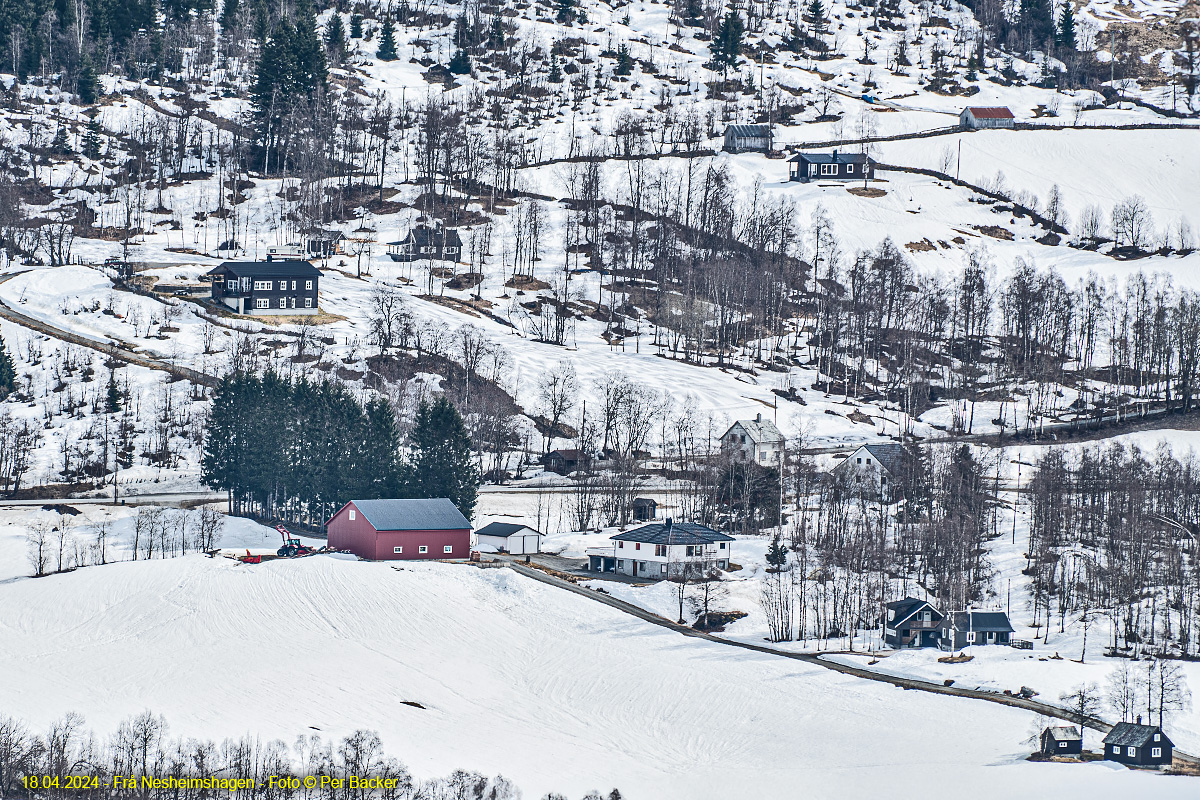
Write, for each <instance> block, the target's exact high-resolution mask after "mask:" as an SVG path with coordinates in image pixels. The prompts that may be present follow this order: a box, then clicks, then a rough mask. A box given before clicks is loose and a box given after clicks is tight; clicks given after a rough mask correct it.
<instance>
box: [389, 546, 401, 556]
mask: <svg viewBox="0 0 1200 800" xmlns="http://www.w3.org/2000/svg"><path fill="white" fill-rule="evenodd" d="M392 552H393V553H395V554H396V555H400V554H401V553H403V552H404V548H403V547H393V548H392Z"/></svg>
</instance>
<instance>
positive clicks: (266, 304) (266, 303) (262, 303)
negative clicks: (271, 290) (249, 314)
mask: <svg viewBox="0 0 1200 800" xmlns="http://www.w3.org/2000/svg"><path fill="white" fill-rule="evenodd" d="M254 307H255V308H270V307H271V301H270V300H268V299H267V298H265V297H260V298H258V299H257V300H255V301H254Z"/></svg>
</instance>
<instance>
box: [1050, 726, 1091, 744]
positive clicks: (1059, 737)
mask: <svg viewBox="0 0 1200 800" xmlns="http://www.w3.org/2000/svg"><path fill="white" fill-rule="evenodd" d="M1043 733H1044V734H1045V735H1046V736H1049V737H1050V738H1051V739H1053V740H1054V741H1056V742H1067V741H1073V740H1074V741H1078V740H1080V739H1082V738H1083V737H1082V736H1080V735H1079V729H1078V728H1076V727H1075V726H1074V725H1055V726H1054V727H1053V728H1046V730H1045V731H1044V732H1043Z"/></svg>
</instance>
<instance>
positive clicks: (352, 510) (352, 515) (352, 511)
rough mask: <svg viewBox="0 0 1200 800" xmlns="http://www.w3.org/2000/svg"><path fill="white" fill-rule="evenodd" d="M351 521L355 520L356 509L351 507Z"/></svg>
mask: <svg viewBox="0 0 1200 800" xmlns="http://www.w3.org/2000/svg"><path fill="white" fill-rule="evenodd" d="M350 521H351V522H354V509H353V508H352V509H350Z"/></svg>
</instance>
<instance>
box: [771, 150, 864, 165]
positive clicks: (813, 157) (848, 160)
mask: <svg viewBox="0 0 1200 800" xmlns="http://www.w3.org/2000/svg"><path fill="white" fill-rule="evenodd" d="M788 161H807V162H808V163H810V164H865V163H866V162H867V156H866V154H865V153H839V152H837V151H834V152H832V153H797V154H796V155H794V156H792V157H791V158H789V159H788Z"/></svg>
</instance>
